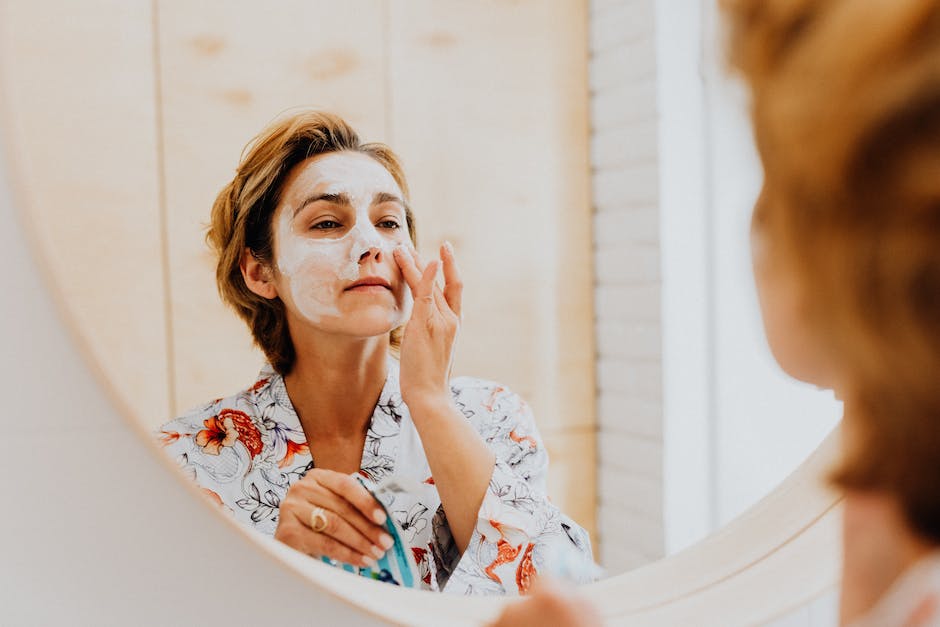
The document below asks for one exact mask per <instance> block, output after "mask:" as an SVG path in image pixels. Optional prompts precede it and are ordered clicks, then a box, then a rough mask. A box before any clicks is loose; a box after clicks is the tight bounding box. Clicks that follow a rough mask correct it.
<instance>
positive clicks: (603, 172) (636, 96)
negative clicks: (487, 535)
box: [590, 0, 840, 571]
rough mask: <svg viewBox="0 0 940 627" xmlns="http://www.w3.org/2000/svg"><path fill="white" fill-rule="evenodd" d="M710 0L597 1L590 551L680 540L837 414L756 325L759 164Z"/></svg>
mask: <svg viewBox="0 0 940 627" xmlns="http://www.w3.org/2000/svg"><path fill="white" fill-rule="evenodd" d="M716 11H717V9H716V3H714V2H711V1H710V0H702V1H700V2H699V1H693V0H594V1H593V2H592V4H591V62H590V63H591V65H590V78H591V98H592V170H593V191H594V205H595V222H594V227H595V249H596V250H595V277H596V285H595V303H596V307H595V310H596V320H597V345H598V357H597V360H598V362H597V363H598V366H597V369H598V408H599V414H598V449H599V457H598V477H599V481H598V486H599V495H598V502H599V506H598V507H599V509H598V521H599V529H600V543H601V560H602V562H603V564H604V565H605V566H606V567H608V568H609V569H611V570H612V571H619V570H623V569H627V568H631V567H635V566H637V565H640V564H642V563H644V562H646V561H650V560H651V559H653V558H655V557H657V556H659V555H661V554H662V553H663V552H665V553H672V552H675V551H678V550H680V549H682V548H684V547H687V546H689V545H691V544H692V543H694V542H695V541H697V540H698V539H700V538H702V537H703V536H705V535H707V534H708V533H710V532H711V531H713V530H715V529H717V528H718V527H719V526H720V525H723V524H724V523H725V522H727V521H728V520H730V519H731V518H733V517H735V516H736V515H738V514H739V513H741V512H742V511H743V510H744V509H746V508H747V507H748V506H750V505H752V504H753V503H755V502H756V501H757V500H759V499H760V498H761V497H762V496H764V495H765V494H767V493H768V492H769V491H770V490H772V489H773V488H774V487H775V486H776V485H777V484H778V483H779V482H780V481H781V480H782V479H783V478H784V477H785V476H786V475H787V474H789V473H790V472H791V471H792V470H793V469H794V468H796V466H797V465H798V464H799V463H800V462H801V461H802V460H803V459H804V458H805V457H806V456H807V455H808V454H809V453H810V452H811V451H812V450H813V449H814V448H815V447H816V445H817V444H818V443H819V442H820V441H821V439H822V438H823V436H824V435H825V434H826V433H827V432H828V431H829V430H830V429H831V427H832V426H833V425H834V424H835V422H836V421H837V419H838V416H839V415H840V406H839V403H837V402H835V401H834V399H833V398H832V396H831V394H830V393H827V392H822V391H818V390H816V389H814V388H812V387H811V386H807V385H802V384H799V383H797V382H794V381H792V380H790V379H788V378H787V377H786V376H785V375H784V374H783V373H782V372H780V370H779V369H778V368H777V366H776V365H775V363H774V362H773V359H772V357H771V355H770V352H769V349H768V347H767V346H766V342H765V340H764V337H763V329H762V326H761V321H760V315H759V311H758V308H757V303H756V297H755V290H754V285H753V280H752V277H751V271H750V251H749V237H748V225H749V218H750V213H751V206H752V203H753V200H754V198H755V197H756V194H757V190H758V187H759V184H760V169H759V162H758V159H757V156H756V154H755V152H754V148H753V142H752V140H751V136H750V129H749V124H748V120H747V112H746V102H745V100H744V97H743V91H742V89H741V86H740V85H738V84H736V83H735V82H734V81H733V80H731V79H730V78H729V77H728V75H727V72H726V71H725V68H724V66H723V62H722V56H721V50H720V41H719V38H718V36H717V34H716V26H717V23H718V19H717V14H716Z"/></svg>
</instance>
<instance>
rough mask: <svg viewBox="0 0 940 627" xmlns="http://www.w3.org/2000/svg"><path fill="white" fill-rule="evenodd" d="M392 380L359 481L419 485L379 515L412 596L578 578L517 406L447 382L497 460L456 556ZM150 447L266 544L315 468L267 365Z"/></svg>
mask: <svg viewBox="0 0 940 627" xmlns="http://www.w3.org/2000/svg"><path fill="white" fill-rule="evenodd" d="M398 382H399V378H398V361H397V360H395V359H394V358H391V357H389V360H388V378H387V380H386V382H385V386H384V388H383V390H382V394H381V396H380V397H379V402H378V404H377V405H376V407H375V411H374V412H373V414H372V421H371V424H370V427H369V431H368V433H367V435H366V442H365V448H364V450H363V453H362V462H361V469H360V471H359V474H360V475H361V476H363V477H364V478H365V479H367V480H369V481H372V482H375V483H378V482H379V481H381V480H382V479H384V478H386V477H388V476H392V475H393V476H394V477H395V478H400V479H403V481H404V482H405V483H407V484H408V485H412V486H420V487H419V488H417V489H415V490H414V491H413V493H412V492H409V493H399V494H397V495H395V496H394V497H393V498H394V501H393V502H390V503H388V502H387V503H385V505H386V507H387V509H388V511H389V512H390V513H391V515H392V516H393V517H394V518H395V519H396V521H397V522H398V524H399V525H400V526H401V528H402V530H403V531H404V533H405V540H406V541H407V542H408V543H409V544H410V546H411V551H412V553H413V555H414V557H415V561H416V562H417V564H418V568H419V570H420V571H421V578H422V584H423V587H425V588H426V589H429V590H444V591H445V592H455V593H459V594H518V593H524V592H526V591H527V590H528V587H529V585H530V583H531V578H532V576H533V575H534V574H536V573H538V572H544V573H548V574H553V575H555V576H565V577H567V578H569V579H576V580H579V581H587V580H589V579H590V578H591V577H592V576H593V572H594V571H593V562H592V561H591V546H590V541H589V539H588V535H587V533H586V532H585V531H584V530H583V529H582V528H581V527H580V526H578V525H577V524H576V523H575V522H574V521H572V520H571V519H570V518H568V517H567V516H565V515H564V514H563V513H562V512H560V511H559V510H558V508H556V507H555V506H554V505H552V504H551V503H550V502H549V500H548V497H547V495H546V474H547V471H548V456H547V454H546V452H545V448H544V446H543V444H542V440H541V438H540V436H539V433H538V430H537V429H536V426H535V422H534V420H533V417H532V412H531V411H530V409H529V407H528V406H527V405H526V403H525V402H524V401H523V400H522V399H521V398H520V397H519V396H517V395H516V394H514V393H512V392H510V391H509V390H507V389H506V388H504V387H502V386H500V385H497V384H495V383H492V382H488V381H482V380H479V379H473V378H469V377H460V378H457V379H454V380H453V381H452V382H451V391H452V393H453V395H454V401H455V403H456V405H457V407H458V408H459V409H460V411H461V412H462V413H463V415H464V416H466V418H467V419H468V420H469V421H470V422H471V424H472V425H473V426H474V427H475V428H476V430H477V432H478V433H479V434H480V436H481V437H482V438H483V441H484V442H485V443H486V445H487V447H489V449H490V450H491V451H493V453H494V454H495V456H496V466H495V468H494V470H493V475H492V477H491V479H490V483H489V487H488V489H487V492H486V495H485V496H484V498H483V503H482V505H481V507H480V511H479V514H478V517H477V525H476V530H475V532H474V534H473V537H472V538H471V540H470V544H469V546H468V548H467V550H466V551H465V552H464V553H463V555H461V554H460V553H459V551H458V549H457V547H456V544H455V543H454V539H453V536H452V535H451V532H450V528H449V526H448V524H447V519H446V517H445V515H444V510H443V508H442V507H441V499H440V496H439V494H438V492H437V488H436V487H435V486H434V481H433V478H432V477H431V470H430V467H429V466H428V461H427V457H426V456H425V453H424V449H423V448H422V445H421V440H420V439H419V437H418V431H417V429H416V428H415V426H414V423H413V422H412V420H411V416H410V415H409V412H408V407H407V406H406V405H405V404H404V403H403V402H402V399H401V392H400V389H399V383H398ZM158 437H159V438H160V440H161V441H162V442H163V444H164V446H165V449H166V451H167V452H168V453H169V454H170V455H171V456H172V457H173V458H175V459H176V460H177V461H178V462H179V463H180V465H181V466H182V467H183V468H184V470H185V471H186V472H187V473H188V474H189V475H190V476H191V477H192V478H193V479H194V480H195V481H196V482H197V483H198V484H199V485H200V486H201V487H202V488H203V490H204V491H205V492H206V494H207V495H208V496H209V497H210V498H211V499H213V500H214V501H216V502H218V503H220V504H221V506H222V507H223V508H225V509H227V510H228V511H230V512H231V513H232V514H233V515H234V516H235V517H236V519H238V520H239V521H241V522H243V523H245V524H247V525H249V526H251V527H253V528H254V529H255V530H257V531H259V532H261V533H264V534H267V535H269V536H273V535H274V531H275V529H276V528H277V520H278V507H279V505H280V502H281V500H282V499H283V498H284V496H285V495H286V493H287V490H288V488H289V487H290V486H291V485H293V484H294V483H296V482H297V481H299V480H300V479H301V478H302V477H303V476H304V474H305V473H306V472H307V471H308V470H310V469H311V468H313V467H314V462H313V460H312V459H311V458H310V453H309V449H308V446H307V442H306V437H305V435H304V432H303V429H302V428H301V425H300V420H299V418H298V417H297V413H296V412H295V411H294V407H293V405H292V404H291V401H290V399H289V398H288V396H287V390H286V388H285V386H284V379H283V378H282V377H281V376H280V375H278V374H277V373H275V372H274V371H273V369H271V368H270V367H269V366H267V367H265V368H264V369H263V370H262V371H261V374H260V375H259V378H258V381H257V382H256V383H255V384H254V385H253V386H252V387H250V388H249V389H247V390H245V391H243V392H240V393H238V394H236V395H234V396H230V397H227V398H223V399H218V400H215V401H213V402H211V403H208V404H206V405H204V406H201V407H198V408H196V409H194V410H192V411H190V412H189V413H187V414H186V415H184V416H182V417H180V418H177V419H176V420H173V421H171V422H169V423H167V424H165V425H164V426H163V427H162V428H161V429H160V431H159V432H158Z"/></svg>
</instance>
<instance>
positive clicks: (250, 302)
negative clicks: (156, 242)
mask: <svg viewBox="0 0 940 627" xmlns="http://www.w3.org/2000/svg"><path fill="white" fill-rule="evenodd" d="M340 151H355V152H360V153H363V154H367V155H369V156H370V157H372V158H373V159H375V160H376V161H378V162H379V163H380V164H382V166H384V167H385V169H386V170H388V172H389V173H390V174H391V175H392V177H393V178H394V179H395V182H396V183H398V186H399V188H401V192H402V195H403V197H404V200H405V218H406V222H407V226H408V234H409V236H410V237H411V241H412V242H413V243H414V242H415V241H416V233H415V222H414V216H413V215H412V213H411V209H410V207H409V205H408V200H409V194H408V184H407V182H406V180H405V174H404V171H403V169H402V166H401V162H400V161H399V159H398V157H397V156H396V155H395V153H394V152H392V150H391V149H390V148H389V147H388V146H386V145H384V144H379V143H362V142H361V141H360V140H359V135H358V134H357V133H356V131H355V130H353V128H352V127H351V126H350V125H349V124H347V123H346V122H345V121H344V120H343V119H342V118H340V117H338V116H336V115H333V114H330V113H325V112H322V111H312V110H304V111H300V112H297V113H292V114H290V115H286V116H284V117H281V118H279V119H277V120H275V121H274V122H273V123H271V124H270V125H269V126H268V127H267V128H265V129H264V130H263V131H261V133H259V134H258V135H257V136H256V137H255V138H254V139H253V140H252V141H251V142H250V143H249V144H248V146H246V148H245V152H244V153H243V156H242V159H241V162H240V163H239V164H238V169H237V170H236V172H235V178H233V179H232V180H231V181H230V182H229V183H228V184H227V185H226V186H225V187H223V188H222V191H220V192H219V195H218V196H217V197H216V200H215V203H214V204H213V205H212V218H211V223H210V226H209V230H208V233H207V234H206V241H207V242H208V244H209V246H210V247H211V248H212V250H213V251H214V252H215V254H216V256H217V258H218V262H217V265H216V283H217V285H218V289H219V294H220V295H221V297H222V300H223V302H225V303H226V304H227V305H229V306H230V307H232V309H234V310H235V312H236V313H237V314H238V315H239V317H240V318H242V320H244V321H245V323H246V324H247V325H248V328H249V329H250V330H251V334H252V336H253V337H254V341H255V343H256V344H257V345H258V346H259V347H260V348H261V350H262V351H264V354H265V356H266V357H267V359H268V360H269V361H270V362H271V365H272V366H273V367H274V368H275V370H277V372H279V373H281V374H287V373H288V372H290V370H291V368H292V367H293V365H294V360H295V352H294V345H293V342H292V341H291V338H290V332H289V330H288V328H287V319H286V315H285V309H284V303H283V302H282V301H281V300H280V298H274V299H270V300H269V299H266V298H263V297H261V296H258V295H257V294H255V293H254V292H252V291H251V290H250V289H248V286H247V285H246V284H245V280H244V277H243V276H242V272H241V267H240V264H241V259H242V255H243V254H244V251H245V249H246V248H247V249H249V250H250V251H251V254H252V255H253V256H254V257H255V258H256V259H258V260H259V261H261V262H262V263H264V264H266V265H268V266H269V267H271V268H274V267H275V262H274V232H273V228H272V220H273V217H274V212H275V209H276V208H277V206H278V203H279V201H280V195H281V191H282V187H283V185H284V182H285V181H286V179H287V177H288V175H289V174H290V172H291V171H292V170H293V169H294V168H295V167H296V166H297V165H299V164H300V163H302V162H303V161H305V160H306V159H309V158H310V157H314V156H316V155H321V154H326V153H331V152H340ZM400 333H401V330H400V329H394V330H393V331H392V332H391V342H392V346H397V345H398V344H399V342H400Z"/></svg>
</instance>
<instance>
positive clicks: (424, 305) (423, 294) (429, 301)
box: [414, 259, 440, 319]
mask: <svg viewBox="0 0 940 627" xmlns="http://www.w3.org/2000/svg"><path fill="white" fill-rule="evenodd" d="M439 264H440V262H439V261H438V260H437V259H432V260H431V261H429V262H428V265H427V266H425V267H424V273H423V274H422V275H421V282H420V283H418V289H416V290H415V291H414V296H415V314H420V315H421V316H422V317H423V318H425V319H426V318H427V316H428V315H430V313H431V307H432V305H433V304H434V289H435V287H436V286H435V285H434V280H435V278H436V277H437V269H438V266H439Z"/></svg>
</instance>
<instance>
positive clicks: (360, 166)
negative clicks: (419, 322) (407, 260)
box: [276, 152, 410, 323]
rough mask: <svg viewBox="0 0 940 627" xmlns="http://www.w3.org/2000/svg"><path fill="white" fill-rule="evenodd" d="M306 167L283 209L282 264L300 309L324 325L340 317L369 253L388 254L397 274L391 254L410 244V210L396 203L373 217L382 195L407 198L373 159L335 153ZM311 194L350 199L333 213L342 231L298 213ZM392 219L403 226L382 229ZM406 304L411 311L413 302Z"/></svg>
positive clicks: (279, 235) (296, 178)
mask: <svg viewBox="0 0 940 627" xmlns="http://www.w3.org/2000/svg"><path fill="white" fill-rule="evenodd" d="M300 167H301V168H302V169H301V170H300V172H298V174H297V175H296V176H294V177H292V180H291V181H290V182H289V183H288V185H287V189H286V190H285V193H284V202H282V205H281V207H279V208H278V214H279V217H278V220H277V234H276V237H277V240H276V241H277V247H278V254H277V265H278V269H279V271H280V273H281V274H282V275H283V276H284V277H285V278H286V279H287V281H288V283H289V286H290V294H291V297H292V300H293V301H294V304H295V305H296V307H297V309H298V310H299V311H300V313H301V314H302V315H303V316H304V317H305V318H307V319H308V320H309V321H310V322H313V323H318V322H320V321H322V320H323V319H324V318H325V317H328V316H338V315H340V313H341V312H340V310H339V306H338V299H339V296H340V295H341V294H342V291H343V289H344V288H345V287H346V286H347V285H348V284H349V283H352V282H354V281H356V280H357V279H359V277H360V267H361V260H362V259H363V257H364V256H365V255H366V254H367V253H370V252H371V253H372V254H373V255H375V254H376V253H380V254H381V255H384V256H385V258H386V259H387V260H388V261H389V262H391V264H392V266H393V268H394V271H395V272H396V273H397V267H396V266H395V265H394V262H393V261H391V260H392V257H391V255H392V251H393V250H394V249H395V248H396V247H398V246H402V245H405V244H407V242H408V234H407V225H406V224H405V216H404V210H403V209H402V208H401V207H400V206H396V204H390V206H391V207H394V209H390V210H389V211H388V213H389V215H388V216H385V215H384V214H385V212H384V211H383V212H382V214H383V215H377V214H376V215H373V213H374V207H373V204H374V201H375V199H376V197H377V196H378V195H379V194H387V195H389V196H391V197H398V198H401V190H400V189H399V188H398V184H397V183H396V182H395V179H394V178H393V177H392V175H391V174H390V173H389V172H388V170H386V169H385V168H384V167H383V166H382V165H381V164H379V163H378V162H377V161H375V160H374V159H372V158H371V157H369V156H368V155H363V154H360V153H352V152H342V153H330V154H326V155H321V156H319V157H315V158H313V159H311V160H310V161H309V162H307V163H306V164H302V165H301V166H300ZM311 195H314V196H323V195H328V196H330V197H344V198H346V199H348V200H349V206H346V207H345V208H344V209H342V210H337V211H328V212H327V214H329V215H332V216H335V215H336V214H338V213H343V216H342V217H343V222H345V224H344V225H343V227H342V228H335V229H332V228H331V229H321V230H317V229H311V228H310V226H309V225H308V222H309V221H310V220H309V219H307V218H306V217H305V215H304V211H303V210H302V211H300V212H298V213H297V214H296V215H295V211H296V209H297V207H299V206H300V205H301V204H303V202H304V200H305V199H307V198H309V197H310V196H311ZM352 212H354V214H353V213H352ZM329 215H328V216H325V217H326V218H328V217H329ZM376 218H378V220H377V219H376ZM353 219H354V224H352V227H351V228H350V222H351V221H352V220H353ZM315 220H319V218H316V219H315ZM387 220H393V221H394V222H397V224H398V228H397V229H395V228H389V227H383V228H378V227H377V226H376V222H378V223H379V224H384V223H385V222H384V221H387ZM389 224H391V222H389ZM409 297H410V292H409V291H408V290H404V291H403V295H402V300H405V299H407V298H409ZM402 305H403V308H404V309H407V308H408V307H407V305H408V303H404V302H403V303H402Z"/></svg>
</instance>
